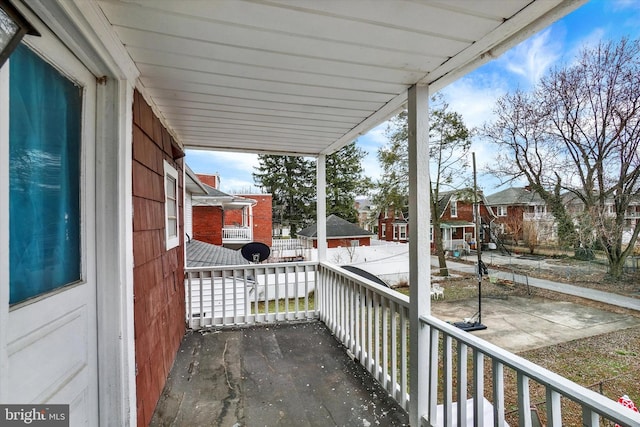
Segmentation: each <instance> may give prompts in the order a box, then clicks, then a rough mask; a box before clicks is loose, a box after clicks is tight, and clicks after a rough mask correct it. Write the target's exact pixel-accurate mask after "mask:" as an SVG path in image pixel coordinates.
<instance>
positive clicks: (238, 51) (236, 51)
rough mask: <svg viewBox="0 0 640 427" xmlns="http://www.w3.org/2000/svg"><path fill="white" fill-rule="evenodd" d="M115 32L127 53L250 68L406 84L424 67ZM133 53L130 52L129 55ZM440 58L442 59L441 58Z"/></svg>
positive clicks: (129, 32) (164, 35) (209, 41)
mask: <svg viewBox="0 0 640 427" xmlns="http://www.w3.org/2000/svg"><path fill="white" fill-rule="evenodd" d="M118 34H119V35H120V38H121V40H122V42H123V43H125V44H126V45H127V48H128V49H129V51H130V52H134V49H135V48H138V49H150V50H151V49H153V50H156V51H158V52H167V53H180V54H183V55H188V56H193V57H195V58H209V59H215V60H216V61H218V62H220V63H229V64H237V65H247V66H250V67H256V68H264V69H272V70H283V71H297V72H301V73H311V74H320V75H324V76H336V77H347V78H353V76H360V79H361V80H365V81H374V82H385V83H386V82H403V83H406V84H410V83H411V82H414V81H416V79H418V78H419V77H422V76H423V75H424V72H425V71H424V70H419V71H410V70H409V71H408V70H405V69H404V68H406V67H403V68H402V69H394V68H387V67H377V66H375V65H365V64H359V63H354V62H345V61H339V60H336V61H333V60H330V59H327V58H322V57H312V56H311V55H312V54H313V53H309V54H308V55H306V56H305V57H304V60H303V61H302V60H301V58H300V56H299V55H295V54H291V53H288V52H274V51H264V50H258V49H252V48H243V47H238V46H227V45H224V44H221V43H217V42H216V41H215V40H207V41H204V40H189V41H188V43H187V42H186V41H185V39H184V38H181V37H177V36H172V35H167V34H158V33H151V32H146V31H141V30H137V29H133V28H124V27H121V28H118ZM134 55H135V54H134V53H132V56H134ZM443 59H444V58H443Z"/></svg>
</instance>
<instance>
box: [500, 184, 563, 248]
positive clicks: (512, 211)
mask: <svg viewBox="0 0 640 427" xmlns="http://www.w3.org/2000/svg"><path fill="white" fill-rule="evenodd" d="M487 203H488V204H489V206H490V207H491V209H492V210H493V212H494V214H495V215H496V220H495V226H494V232H495V233H496V234H497V235H498V236H500V239H501V240H503V241H509V240H512V241H514V242H517V241H520V240H523V238H524V237H525V228H526V227H529V226H531V227H535V229H536V234H537V237H538V240H539V241H552V240H554V239H555V236H556V227H555V218H554V216H553V214H551V212H549V211H548V209H547V204H546V202H545V201H544V200H543V199H542V197H540V195H539V194H538V193H536V192H535V191H533V190H531V187H529V186H526V187H511V188H507V189H504V190H502V191H499V192H497V193H494V194H491V195H489V196H487Z"/></svg>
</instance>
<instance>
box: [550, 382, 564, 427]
mask: <svg viewBox="0 0 640 427" xmlns="http://www.w3.org/2000/svg"><path fill="white" fill-rule="evenodd" d="M546 395H547V404H546V407H547V425H548V426H549V427H554V426H555V427H561V426H562V408H561V405H560V393H558V392H556V391H554V390H553V389H552V388H551V387H547V391H546Z"/></svg>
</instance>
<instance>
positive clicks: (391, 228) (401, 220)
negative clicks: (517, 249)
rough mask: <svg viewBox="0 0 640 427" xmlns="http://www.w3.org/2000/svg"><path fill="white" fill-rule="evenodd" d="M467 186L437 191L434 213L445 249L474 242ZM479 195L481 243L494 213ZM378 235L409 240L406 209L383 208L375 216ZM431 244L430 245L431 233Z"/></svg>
mask: <svg viewBox="0 0 640 427" xmlns="http://www.w3.org/2000/svg"><path fill="white" fill-rule="evenodd" d="M469 194H472V193H471V190H469V189H465V190H459V191H448V192H441V193H440V199H439V200H438V215H439V217H440V228H441V229H442V243H443V245H444V248H445V249H446V250H454V249H466V248H467V247H468V245H469V243H471V244H472V246H473V244H474V242H475V214H474V212H473V202H472V201H471V199H470V198H469ZM479 195H480V201H479V204H480V219H481V225H482V228H481V230H480V240H481V242H482V243H489V242H490V241H491V236H490V233H485V232H484V231H483V230H485V229H487V228H488V227H489V225H490V224H491V222H492V220H493V219H494V217H495V215H494V214H493V212H492V211H491V210H490V209H487V204H486V200H485V198H484V196H483V194H482V192H479ZM378 238H379V239H380V240H385V241H389V242H400V243H406V242H408V240H409V216H408V210H399V209H393V208H387V209H384V210H382V211H381V212H380V214H379V216H378ZM431 247H432V249H434V242H433V233H431Z"/></svg>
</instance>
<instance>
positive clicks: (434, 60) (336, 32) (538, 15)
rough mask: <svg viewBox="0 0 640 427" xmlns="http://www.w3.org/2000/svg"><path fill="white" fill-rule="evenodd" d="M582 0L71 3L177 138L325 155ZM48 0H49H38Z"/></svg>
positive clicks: (209, 145)
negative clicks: (414, 90) (417, 90)
mask: <svg viewBox="0 0 640 427" xmlns="http://www.w3.org/2000/svg"><path fill="white" fill-rule="evenodd" d="M584 1H586V0H575V1H565V0H510V1H502V0H486V1H482V2H477V1H461V0H456V1H454V0H449V1H446V2H445V1H440V2H423V1H421V2H418V1H407V2H402V3H398V2H394V1H376V0H359V1H331V2H323V1H310V0H306V1H305V0H301V1H290V0H289V1H287V0H274V1H236V0H216V1H193V0H184V1H156V0H130V1H112V0H97V1H96V2H79V4H78V5H77V7H78V8H82V9H83V10H87V9H89V11H90V12H91V13H88V12H87V13H86V15H87V16H89V15H90V16H91V19H92V22H88V23H87V25H91V28H92V29H93V31H95V32H96V33H98V36H97V37H98V38H97V40H100V41H101V42H102V43H104V44H106V45H107V46H106V49H108V50H109V51H110V52H112V53H113V55H114V56H117V57H118V58H120V59H121V60H122V61H127V62H128V63H127V66H126V67H125V69H126V72H127V74H128V75H129V78H130V79H131V80H132V81H133V80H136V79H137V81H138V82H139V84H138V88H139V90H140V91H141V92H142V94H143V96H144V97H145V99H146V100H147V102H149V103H150V104H151V107H152V108H153V109H154V111H156V112H157V115H158V117H160V118H161V120H162V121H163V123H164V124H165V125H166V127H167V128H168V129H170V132H171V133H172V134H173V136H174V137H175V138H176V140H177V141H178V143H179V144H181V145H183V146H185V147H189V148H202V149H210V150H226V151H245V152H253V153H256V152H257V153H268V154H294V155H318V154H331V153H333V152H335V151H336V150H338V149H340V148H342V147H343V146H344V145H346V144H348V143H350V142H351V141H353V140H354V139H355V138H357V137H358V136H359V135H362V134H364V133H366V132H367V131H368V130H370V129H372V128H373V127H375V126H376V125H378V124H380V123H381V122H383V121H384V120H386V119H387V118H389V117H391V116H392V115H393V114H395V113H397V112H398V111H399V110H400V109H401V108H403V106H404V104H405V103H406V101H407V89H408V88H410V87H411V86H413V85H425V86H426V85H428V86H429V87H430V90H431V92H435V91H437V90H439V89H441V88H443V87H445V86H446V85H448V84H449V83H451V82H453V81H455V80H457V79H458V78H460V77H462V76H464V75H465V74H467V73H469V72H471V71H473V70H474V69H476V68H477V67H479V66H480V65H483V64H484V63H487V62H489V61H491V60H493V59H495V58H496V57H497V56H499V55H500V54H502V53H503V52H505V51H506V50H508V49H509V48H511V47H513V46H515V45H517V44H518V43H520V42H521V41H523V40H525V39H526V38H528V37H529V36H531V35H532V34H534V33H535V32H537V31H539V30H542V29H543V28H545V27H547V26H548V25H550V24H551V23H552V22H554V21H555V20H557V19H559V18H561V17H562V16H564V15H566V14H567V13H569V12H571V11H572V10H574V9H575V8H577V7H578V6H580V5H581V4H582V3H584ZM46 3H47V4H49V2H46Z"/></svg>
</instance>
